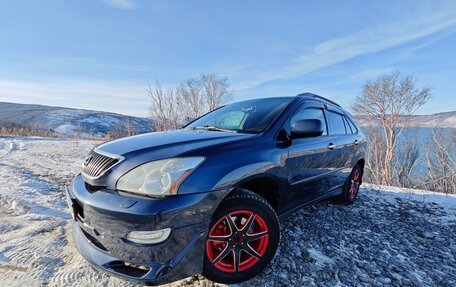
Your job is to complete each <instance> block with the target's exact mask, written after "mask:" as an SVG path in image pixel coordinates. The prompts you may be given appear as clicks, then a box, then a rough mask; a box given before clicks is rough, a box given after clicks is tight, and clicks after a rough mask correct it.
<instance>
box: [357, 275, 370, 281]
mask: <svg viewBox="0 0 456 287" xmlns="http://www.w3.org/2000/svg"><path fill="white" fill-rule="evenodd" d="M358 280H359V281H361V282H364V283H367V282H370V281H371V279H370V277H369V276H368V275H366V274H361V275H359V276H358Z"/></svg>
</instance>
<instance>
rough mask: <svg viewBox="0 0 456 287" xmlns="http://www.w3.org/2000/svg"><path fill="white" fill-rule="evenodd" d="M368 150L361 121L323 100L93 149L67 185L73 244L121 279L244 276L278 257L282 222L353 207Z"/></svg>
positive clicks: (249, 106)
mask: <svg viewBox="0 0 456 287" xmlns="http://www.w3.org/2000/svg"><path fill="white" fill-rule="evenodd" d="M365 154H366V140H365V138H364V135H363V134H362V133H361V131H360V129H359V128H358V126H357V125H356V124H355V122H354V120H353V118H352V117H351V116H350V114H349V113H347V112H346V111H345V110H344V109H342V108H341V107H340V106H339V105H337V104H336V103H334V102H332V101H329V100H327V99H325V98H323V97H320V96H317V95H314V94H310V93H306V94H301V95H298V96H296V97H281V98H265V99H256V100H249V101H244V102H238V103H233V104H229V105H226V106H224V107H221V108H219V109H217V110H214V111H212V112H210V113H208V114H206V115H204V116H202V117H201V118H199V119H196V120H195V121H193V122H191V123H190V124H188V125H186V126H185V127H183V128H182V129H180V130H177V131H167V132H155V133H149V134H143V135H138V136H133V137H127V138H123V139H119V140H114V141H111V142H107V143H104V144H102V145H99V146H97V147H96V148H95V149H93V150H92V151H91V152H90V154H89V155H88V156H87V157H86V159H85V160H84V163H83V169H82V173H81V174H80V175H78V176H76V177H75V178H74V180H73V182H72V184H71V186H69V188H68V189H67V199H68V204H69V205H70V208H71V210H72V214H73V218H74V221H73V237H74V240H75V243H76V246H77V248H78V249H79V251H80V253H81V254H82V256H83V257H84V258H85V259H87V261H88V262H90V263H91V264H92V265H93V266H95V267H97V268H99V269H101V270H104V271H108V272H110V273H112V274H114V275H117V276H120V277H122V278H125V279H129V280H134V281H141V282H144V283H147V284H163V283H167V282H170V281H175V280H177V279H181V278H184V277H187V276H191V275H194V274H198V273H202V274H203V275H204V276H205V277H207V278H209V279H211V280H213V281H216V282H221V283H236V282H241V281H245V280H247V279H249V278H251V277H253V276H255V275H256V274H258V273H259V272H261V271H262V270H263V269H264V268H265V267H266V266H267V265H268V264H269V262H270V261H271V260H272V258H273V257H274V254H275V252H276V249H277V246H278V243H279V239H280V228H279V218H282V217H284V216H285V215H287V214H290V213H291V212H293V211H295V210H296V209H298V208H300V207H302V206H304V205H306V204H310V203H314V202H318V201H320V200H323V199H326V198H329V197H331V198H334V199H336V200H338V201H339V202H342V203H344V204H350V203H352V202H353V201H354V200H355V198H356V195H357V193H358V190H359V186H360V184H361V181H362V176H363V168H364V163H365Z"/></svg>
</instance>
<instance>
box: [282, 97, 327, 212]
mask: <svg viewBox="0 0 456 287" xmlns="http://www.w3.org/2000/svg"><path fill="white" fill-rule="evenodd" d="M323 109H324V106H323V105H322V104H321V103H320V102H316V101H315V102H314V101H307V102H304V103H303V104H301V105H300V106H299V107H298V108H297V109H296V110H295V111H294V112H293V113H292V115H291V116H290V117H289V119H288V121H287V124H286V125H287V128H288V130H289V128H290V127H291V126H292V124H293V123H294V122H295V121H298V120H304V119H319V120H320V121H321V122H322V124H323V127H324V132H323V135H321V136H317V137H308V138H299V139H292V140H291V144H290V145H289V147H288V159H287V162H286V166H287V169H288V182H289V190H288V192H287V200H286V202H287V204H286V205H287V207H288V208H293V207H297V206H299V205H302V204H305V203H307V202H310V201H312V200H316V199H318V198H321V197H322V196H324V195H325V194H326V193H327V192H328V188H329V186H330V184H329V182H328V180H327V177H326V176H325V175H327V174H328V173H330V172H331V168H332V159H331V155H330V154H331V153H332V150H331V147H332V145H333V139H332V137H331V136H329V135H328V127H327V124H326V119H325V115H324V112H323Z"/></svg>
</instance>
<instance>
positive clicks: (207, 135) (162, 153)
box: [96, 130, 254, 158]
mask: <svg viewBox="0 0 456 287" xmlns="http://www.w3.org/2000/svg"><path fill="white" fill-rule="evenodd" d="M252 136H254V134H245V133H232V132H217V131H207V130H177V131H166V132H154V133H147V134H142V135H137V136H131V137H126V138H121V139H118V140H114V141H110V142H107V143H104V144H102V145H100V146H98V147H97V148H96V149H97V150H99V151H100V152H104V153H109V154H114V155H120V156H126V157H129V155H139V154H144V153H149V154H150V153H155V152H157V153H158V155H157V157H161V158H167V157H172V156H177V155H179V154H183V153H185V152H188V151H191V150H195V149H199V148H203V147H208V146H210V145H215V144H221V143H228V142H232V141H237V140H240V139H245V138H249V137H252Z"/></svg>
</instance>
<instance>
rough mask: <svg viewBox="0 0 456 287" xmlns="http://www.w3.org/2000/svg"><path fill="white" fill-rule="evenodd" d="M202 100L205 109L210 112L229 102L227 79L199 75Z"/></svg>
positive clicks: (229, 94) (229, 93)
mask: <svg viewBox="0 0 456 287" xmlns="http://www.w3.org/2000/svg"><path fill="white" fill-rule="evenodd" d="M201 85H202V88H203V89H202V92H203V98H204V100H205V103H206V106H207V109H208V110H209V111H212V110H214V109H216V108H218V107H220V106H223V105H225V104H226V103H227V102H229V101H230V100H231V92H230V90H229V87H230V84H229V82H228V79H227V78H224V77H220V76H218V75H216V74H204V75H201Z"/></svg>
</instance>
